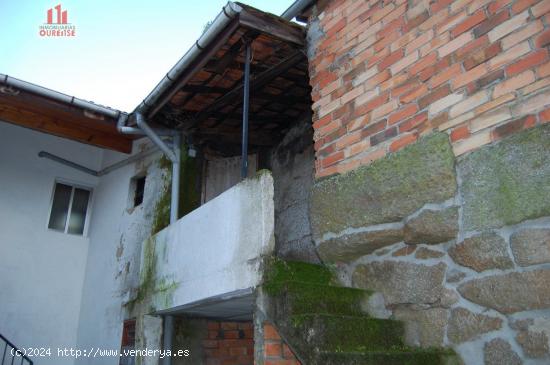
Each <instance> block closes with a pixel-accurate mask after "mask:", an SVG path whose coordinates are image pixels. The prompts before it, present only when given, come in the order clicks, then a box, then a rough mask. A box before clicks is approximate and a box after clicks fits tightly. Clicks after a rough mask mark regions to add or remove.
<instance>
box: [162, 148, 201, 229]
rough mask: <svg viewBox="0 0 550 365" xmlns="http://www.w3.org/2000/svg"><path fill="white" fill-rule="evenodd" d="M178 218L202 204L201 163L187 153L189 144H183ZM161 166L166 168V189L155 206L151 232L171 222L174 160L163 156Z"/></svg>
mask: <svg viewBox="0 0 550 365" xmlns="http://www.w3.org/2000/svg"><path fill="white" fill-rule="evenodd" d="M180 160H181V164H180V181H179V206H178V218H181V217H183V216H184V215H186V214H188V213H189V212H191V211H193V210H194V209H196V208H197V207H199V206H200V198H201V196H200V187H199V186H197V185H198V184H200V163H199V161H198V159H197V158H193V157H189V156H188V155H187V146H186V145H185V144H182V145H181V154H180ZM159 168H161V169H163V170H165V174H164V176H165V183H164V189H163V191H162V194H161V196H160V199H159V200H158V202H157V205H156V206H155V209H154V213H153V223H152V228H151V233H152V234H155V233H157V232H159V231H161V230H162V229H164V228H165V227H167V226H168V225H169V224H170V200H171V191H172V162H171V161H170V160H169V159H168V158H167V157H166V156H164V155H163V156H162V157H161V159H160V160H159Z"/></svg>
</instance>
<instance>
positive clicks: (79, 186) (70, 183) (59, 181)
mask: <svg viewBox="0 0 550 365" xmlns="http://www.w3.org/2000/svg"><path fill="white" fill-rule="evenodd" d="M57 184H63V185H67V186H70V187H71V197H70V199H69V207H68V210H67V219H66V221H65V228H64V230H63V231H60V230H58V229H54V228H50V218H51V215H52V209H53V201H54V197H55V187H56V186H57ZM75 189H82V190H86V191H88V192H89V196H88V204H87V205H86V216H85V217H84V229H83V230H82V234H78V233H70V232H69V231H68V230H69V221H70V218H71V211H72V208H73V198H74V192H75ZM93 194H94V187H93V186H90V185H85V184H82V183H79V182H75V181H71V180H67V179H61V178H56V179H55V180H54V182H53V184H52V188H51V189H50V204H49V210H48V218H47V219H46V229H47V230H48V231H52V232H57V233H60V234H68V235H71V236H76V237H88V227H89V224H90V216H91V211H92V198H93Z"/></svg>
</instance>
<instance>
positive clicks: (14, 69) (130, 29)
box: [0, 0, 294, 112]
mask: <svg viewBox="0 0 550 365" xmlns="http://www.w3.org/2000/svg"><path fill="white" fill-rule="evenodd" d="M241 2H243V3H245V4H248V5H251V6H254V7H256V8H258V9H260V10H263V11H267V12H270V13H274V14H277V15H280V14H281V13H282V12H283V11H284V10H286V9H287V8H288V7H289V6H290V5H291V4H292V3H293V2H294V0H244V1H243V0H241ZM226 3H227V1H226V0H195V1H190V0H148V1H144V0H66V1H62V2H59V0H0V73H1V74H6V75H9V76H12V77H16V78H18V79H21V80H24V81H28V82H32V83H35V84H38V85H40V86H44V87H48V88H50V89H53V90H56V91H60V92H63V93H65V94H68V95H71V96H76V97H78V98H81V99H85V100H90V101H93V102H95V103H98V104H102V105H106V106H109V107H112V108H116V109H119V110H122V111H127V112H131V111H133V110H134V108H135V107H136V106H137V105H138V104H139V103H140V102H141V101H142V100H143V99H144V98H145V97H146V96H147V94H149V92H150V91H151V90H153V88H154V87H155V85H156V84H157V83H158V82H159V81H160V80H161V79H162V77H164V75H165V74H166V73H167V72H168V71H169V70H170V68H172V66H173V65H174V64H175V63H176V62H177V61H178V60H179V59H180V58H181V57H182V56H183V55H184V53H185V52H186V51H187V50H188V49H189V48H190V47H191V45H192V44H193V43H194V42H195V41H196V40H197V38H198V37H199V36H200V35H201V33H202V31H203V29H204V27H205V25H206V24H207V23H208V22H209V21H211V20H213V19H214V18H215V17H216V15H217V14H218V13H219V12H220V11H221V9H222V7H223V6H224V5H225V4H226ZM58 4H61V7H62V10H67V14H68V22H69V23H71V24H73V25H74V26H75V27H76V36H75V37H74V38H73V37H71V38H61V37H59V38H53V37H52V38H48V37H40V35H39V30H40V29H39V27H40V26H41V25H42V24H43V23H45V22H46V14H47V10H48V9H50V8H53V7H54V6H56V5H58ZM53 12H54V21H55V10H54V11H53Z"/></svg>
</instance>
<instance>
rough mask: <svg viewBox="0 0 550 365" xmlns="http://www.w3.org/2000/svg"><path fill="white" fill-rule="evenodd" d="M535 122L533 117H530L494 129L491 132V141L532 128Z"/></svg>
mask: <svg viewBox="0 0 550 365" xmlns="http://www.w3.org/2000/svg"><path fill="white" fill-rule="evenodd" d="M535 122H536V120H535V117H534V116H532V115H529V116H526V117H523V118H520V119H515V120H512V121H510V122H508V123H506V124H503V125H501V126H498V127H496V128H495V129H494V130H493V132H492V138H493V140H498V139H502V138H504V137H506V136H509V135H512V134H514V133H517V132H519V131H521V130H522V129H526V128H529V127H531V126H533V125H534V124H535Z"/></svg>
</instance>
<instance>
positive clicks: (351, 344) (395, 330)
mask: <svg viewBox="0 0 550 365" xmlns="http://www.w3.org/2000/svg"><path fill="white" fill-rule="evenodd" d="M290 328H291V331H292V336H293V337H294V338H299V339H301V341H303V342H304V345H306V346H308V347H310V348H311V349H312V350H315V351H344V352H347V351H360V352H364V351H371V350H374V351H377V350H390V349H395V348H402V347H403V323H402V322H400V321H394V320H389V319H377V318H369V317H366V316H345V315H332V314H302V315H293V316H291V317H290Z"/></svg>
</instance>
